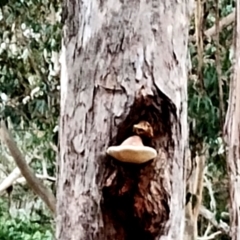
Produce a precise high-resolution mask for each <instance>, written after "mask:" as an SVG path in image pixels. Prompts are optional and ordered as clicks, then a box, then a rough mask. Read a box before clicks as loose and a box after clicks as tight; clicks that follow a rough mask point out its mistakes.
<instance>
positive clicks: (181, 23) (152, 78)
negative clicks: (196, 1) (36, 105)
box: [56, 0, 192, 240]
mask: <svg viewBox="0 0 240 240" xmlns="http://www.w3.org/2000/svg"><path fill="white" fill-rule="evenodd" d="M191 4H192V1H191V0H185V1H183V0H182V1H174V0H150V1H149V0H131V1H121V0H106V1H101V0H83V1H77V0H71V1H70V0H65V1H64V16H65V25H64V38H63V46H62V59H61V65H62V69H61V71H62V75H61V121H60V157H59V173H58V187H57V202H58V204H57V230H56V237H57V239H58V240H70V239H71V240H90V239H93V240H108V239H111V240H112V239H114V240H128V239H129V240H130V239H131V240H132V239H138V240H140V239H142V240H151V239H152V240H154V239H169V240H170V239H176V240H181V239H183V231H184V204H185V180H186V179H185V178H186V176H185V149H186V147H187V140H188V139H187V132H188V131H187V69H186V59H187V42H188V25H189V18H190V13H191ZM141 120H145V121H148V122H149V123H150V124H151V126H152V127H153V130H154V138H153V139H151V140H150V141H145V142H144V143H145V145H148V146H152V147H154V148H155V149H156V150H157V151H158V156H157V157H156V159H154V160H153V161H150V162H147V163H145V164H141V165H134V164H126V163H125V164H124V163H122V162H117V161H116V160H114V159H113V158H110V157H109V156H106V153H105V152H106V149H107V148H108V147H109V146H112V145H119V144H121V143H122V141H124V140H125V139H126V138H127V137H129V136H131V134H132V127H133V124H136V123H138V122H139V121H141Z"/></svg>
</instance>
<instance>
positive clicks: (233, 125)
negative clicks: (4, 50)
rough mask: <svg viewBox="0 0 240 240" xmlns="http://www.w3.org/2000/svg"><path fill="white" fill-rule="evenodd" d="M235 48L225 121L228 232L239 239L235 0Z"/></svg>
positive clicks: (239, 68)
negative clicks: (228, 202) (228, 204)
mask: <svg viewBox="0 0 240 240" xmlns="http://www.w3.org/2000/svg"><path fill="white" fill-rule="evenodd" d="M235 36H236V49H235V68H234V76H233V79H232V81H231V84H230V93H229V106H228V111H227V116H226V122H225V137H226V142H227V145H228V156H227V165H228V176H229V189H230V220H231V226H230V229H231V230H230V232H231V239H232V240H239V239H240V226H239V225H240V3H239V1H236V35H235Z"/></svg>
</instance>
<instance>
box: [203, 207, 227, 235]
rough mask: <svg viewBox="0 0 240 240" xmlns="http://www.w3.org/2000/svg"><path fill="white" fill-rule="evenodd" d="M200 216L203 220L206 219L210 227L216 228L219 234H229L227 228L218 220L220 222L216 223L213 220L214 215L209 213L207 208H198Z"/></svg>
mask: <svg viewBox="0 0 240 240" xmlns="http://www.w3.org/2000/svg"><path fill="white" fill-rule="evenodd" d="M199 213H200V215H202V216H203V217H204V218H206V219H207V220H208V221H209V222H210V223H212V225H213V226H214V227H216V228H217V229H219V230H220V231H221V232H223V233H226V234H229V226H228V225H227V224H226V223H225V222H223V221H221V220H220V222H218V221H217V220H216V219H215V215H214V214H213V213H212V212H211V211H209V210H208V209H207V208H205V207H204V206H201V207H200V212H199Z"/></svg>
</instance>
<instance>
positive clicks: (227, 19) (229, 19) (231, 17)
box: [189, 9, 236, 42]
mask: <svg viewBox="0 0 240 240" xmlns="http://www.w3.org/2000/svg"><path fill="white" fill-rule="evenodd" d="M235 12H236V11H235V9H233V12H232V13H230V14H229V15H227V16H226V17H224V18H222V19H221V21H220V22H219V32H220V31H221V30H222V29H223V28H224V27H226V26H228V25H230V24H231V23H232V22H233V21H234V19H235ZM216 27H217V26H216V24H215V25H213V26H212V27H210V28H209V29H207V30H206V31H204V35H205V36H207V37H209V38H210V37H213V36H215V35H216ZM189 41H191V42H196V35H195V34H194V35H193V36H190V37H189Z"/></svg>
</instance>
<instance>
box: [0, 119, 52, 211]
mask: <svg viewBox="0 0 240 240" xmlns="http://www.w3.org/2000/svg"><path fill="white" fill-rule="evenodd" d="M1 135H2V137H3V140H4V142H5V143H6V145H7V147H8V149H9V151H10V153H11V155H12V156H13V158H14V160H15V162H16V164H17V166H18V168H19V169H20V171H21V174H22V175H23V176H24V177H25V179H26V181H27V183H28V185H29V186H30V187H31V188H32V190H33V191H34V192H35V193H36V194H37V195H38V196H39V197H40V198H41V199H42V200H43V201H44V202H45V203H46V205H47V206H48V207H49V208H50V210H51V211H52V212H53V213H54V215H55V213H56V198H55V197H54V195H53V193H52V192H51V191H50V190H49V189H47V188H46V187H45V186H44V185H43V183H42V182H41V181H40V180H39V179H38V178H37V177H36V176H35V174H34V173H33V171H32V169H31V168H30V167H29V166H28V164H27V163H26V161H25V159H24V157H23V155H22V153H21V152H20V150H19V149H18V147H17V145H16V143H15V142H14V140H13V138H12V136H11V134H10V132H9V131H8V130H7V128H6V126H5V123H4V121H1Z"/></svg>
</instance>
